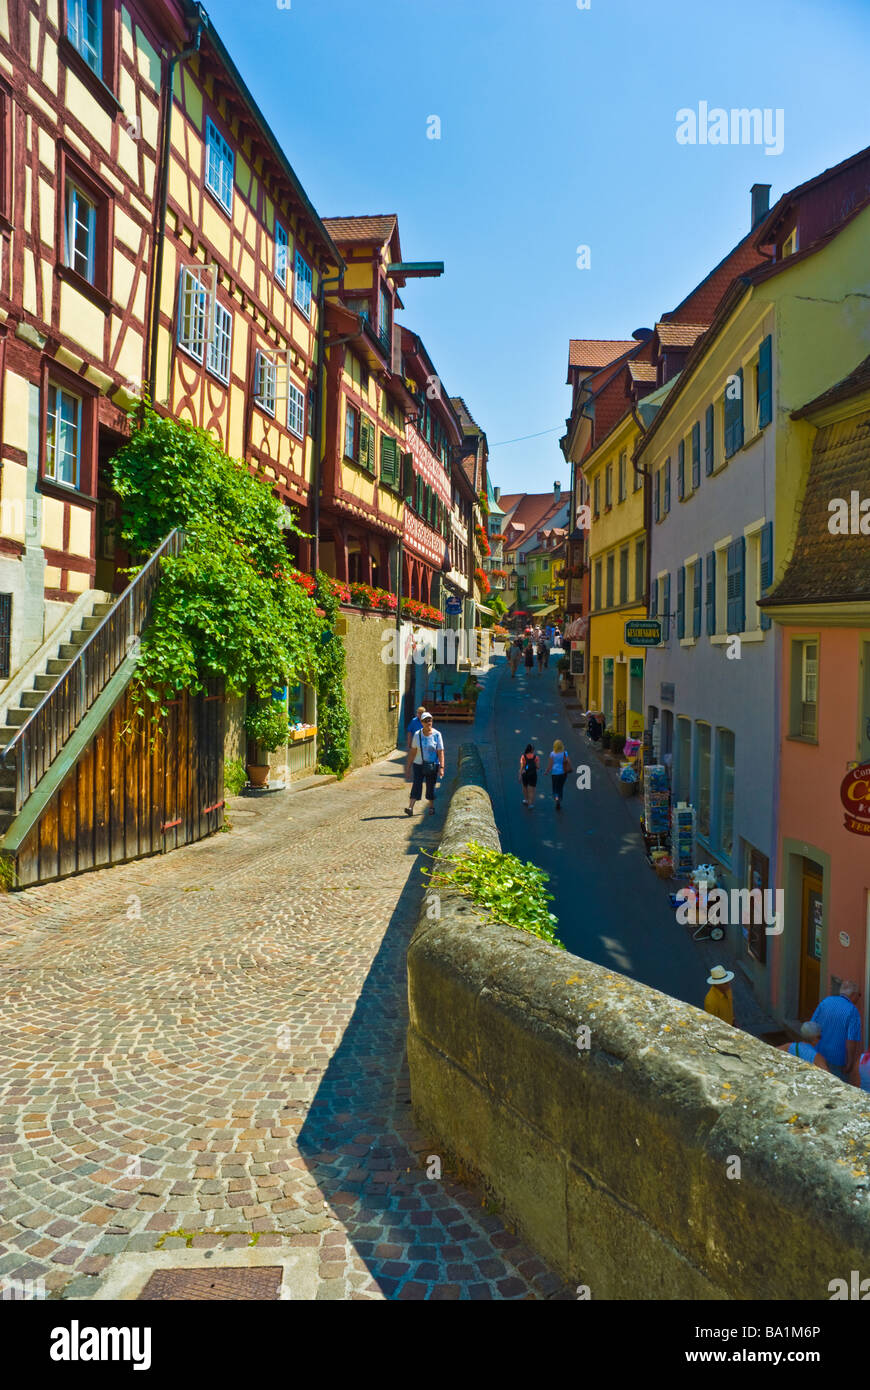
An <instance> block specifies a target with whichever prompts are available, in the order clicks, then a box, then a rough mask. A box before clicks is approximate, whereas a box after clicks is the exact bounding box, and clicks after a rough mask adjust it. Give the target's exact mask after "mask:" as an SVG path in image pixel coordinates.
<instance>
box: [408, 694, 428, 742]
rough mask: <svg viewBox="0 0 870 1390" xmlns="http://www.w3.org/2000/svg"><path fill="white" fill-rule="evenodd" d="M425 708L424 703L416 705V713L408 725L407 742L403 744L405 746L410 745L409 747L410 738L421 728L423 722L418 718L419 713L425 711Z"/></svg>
mask: <svg viewBox="0 0 870 1390" xmlns="http://www.w3.org/2000/svg"><path fill="white" fill-rule="evenodd" d="M425 710H426V706H425V705H418V706H417V713H416V714H415V715H414V718H413V719H412V720H411V722H410V724H409V725H408V742H407V744H406V745H405V746H406V748H410V747H411V739H412V738H413V737H414V735H415V734H416V733H418V732H419V731H420V729H422V727H423V723H422V720H421V719H420V715H421V714H423V713H425Z"/></svg>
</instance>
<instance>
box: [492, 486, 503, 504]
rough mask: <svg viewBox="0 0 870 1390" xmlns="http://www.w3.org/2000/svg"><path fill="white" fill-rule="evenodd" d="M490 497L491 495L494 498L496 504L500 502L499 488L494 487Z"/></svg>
mask: <svg viewBox="0 0 870 1390" xmlns="http://www.w3.org/2000/svg"><path fill="white" fill-rule="evenodd" d="M492 495H493V497H494V498H495V500H496V502H498V501H499V500H500V498H501V488H500V487H494V488H493V490H492Z"/></svg>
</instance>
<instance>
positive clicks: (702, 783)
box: [695, 721, 712, 840]
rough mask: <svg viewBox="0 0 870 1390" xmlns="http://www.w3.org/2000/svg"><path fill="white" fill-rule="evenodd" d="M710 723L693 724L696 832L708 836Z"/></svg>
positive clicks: (710, 779)
mask: <svg viewBox="0 0 870 1390" xmlns="http://www.w3.org/2000/svg"><path fill="white" fill-rule="evenodd" d="M711 771H712V769H711V749H710V725H709V724H702V723H701V722H700V721H699V722H698V723H696V725H695V786H696V788H697V791H696V796H695V805H696V811H697V826H698V834H699V835H703V837H704V839H705V840H709V838H710V791H711V785H712V778H711Z"/></svg>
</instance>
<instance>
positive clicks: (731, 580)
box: [726, 536, 746, 634]
mask: <svg viewBox="0 0 870 1390" xmlns="http://www.w3.org/2000/svg"><path fill="white" fill-rule="evenodd" d="M745 558H746V539H745V537H744V536H738V537H737V540H736V541H732V542H731V544H730V545H729V547H728V567H727V571H726V576H727V581H726V582H727V589H726V603H727V624H728V632H729V633H731V634H734V633H737V632H742V631H743V628H744V611H743V596H744V565H745Z"/></svg>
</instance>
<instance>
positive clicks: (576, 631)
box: [565, 618, 588, 642]
mask: <svg viewBox="0 0 870 1390" xmlns="http://www.w3.org/2000/svg"><path fill="white" fill-rule="evenodd" d="M587 627H588V621H587V619H586V618H575V619H574V621H573V623H569V624H568V626H567V627H566V628H565V638H566V640H567V641H573V642H577V641H581V640H582V639H583V638H584V637H585V636H586V629H587Z"/></svg>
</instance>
